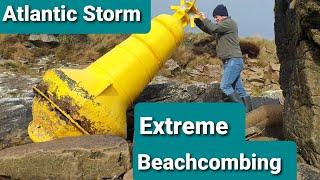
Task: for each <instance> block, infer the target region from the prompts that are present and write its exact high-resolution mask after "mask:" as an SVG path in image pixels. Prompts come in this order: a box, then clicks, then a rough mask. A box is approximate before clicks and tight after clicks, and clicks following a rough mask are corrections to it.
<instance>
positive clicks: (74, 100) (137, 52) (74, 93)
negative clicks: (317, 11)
mask: <svg viewBox="0 0 320 180" xmlns="http://www.w3.org/2000/svg"><path fill="white" fill-rule="evenodd" d="M194 5H195V0H194V1H192V2H184V0H182V1H181V3H180V6H172V9H173V10H175V11H176V12H175V14H174V15H160V16H158V17H155V18H154V19H153V20H152V22H151V30H150V32H149V33H147V34H134V35H131V36H130V37H129V38H128V39H126V40H125V41H124V42H122V43H121V44H119V45H118V46H116V47H115V48H114V49H112V50H111V51H110V52H108V53H107V54H106V55H104V56H103V57H101V58H100V59H98V60H97V61H96V62H94V63H93V64H91V65H90V66H89V67H87V68H85V69H82V70H75V69H53V70H49V71H48V72H46V73H45V75H44V77H43V80H42V82H41V83H40V84H39V85H37V87H35V88H34V90H35V92H36V96H35V98H34V101H33V106H32V113H33V121H32V122H31V123H30V125H29V128H28V132H29V136H30V138H31V139H32V141H34V142H43V141H50V140H53V139H57V138H62V137H69V136H80V135H86V134H87V135H89V134H110V135H117V136H122V137H124V138H126V137H127V121H126V110H127V108H128V107H129V106H130V105H131V104H132V103H133V101H134V100H135V99H136V98H137V97H138V96H139V94H140V93H141V92H142V91H143V89H144V88H145V87H146V86H147V84H148V83H149V82H150V81H151V80H152V79H153V77H154V76H155V75H156V74H157V72H158V70H159V69H160V68H161V66H162V65H163V64H164V62H165V61H166V60H167V59H168V58H169V57H170V56H171V54H172V53H173V52H174V51H175V49H177V47H178V46H179V45H180V43H181V41H182V40H183V37H184V27H185V26H186V25H188V24H190V23H191V25H193V18H194V17H192V15H194V13H196V11H197V10H196V8H195V6H194Z"/></svg>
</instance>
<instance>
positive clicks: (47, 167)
mask: <svg viewBox="0 0 320 180" xmlns="http://www.w3.org/2000/svg"><path fill="white" fill-rule="evenodd" d="M130 168H131V157H130V150H129V145H128V143H127V142H126V141H125V140H124V139H122V138H120V137H113V136H103V135H99V136H82V137H75V138H64V139H59V140H54V141H50V142H45V143H34V144H27V145H23V146H17V147H13V148H8V149H4V150H2V151H0V176H5V177H11V178H12V179H112V178H118V177H119V176H121V175H123V174H124V173H125V172H127V171H128V170H129V169H130Z"/></svg>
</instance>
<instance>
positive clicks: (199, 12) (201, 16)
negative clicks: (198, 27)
mask: <svg viewBox="0 0 320 180" xmlns="http://www.w3.org/2000/svg"><path fill="white" fill-rule="evenodd" d="M194 14H195V15H197V16H198V17H199V18H200V19H205V18H206V16H205V14H204V13H203V12H201V11H199V9H198V8H196V7H195V9H194Z"/></svg>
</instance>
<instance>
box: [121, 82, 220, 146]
mask: <svg viewBox="0 0 320 180" xmlns="http://www.w3.org/2000/svg"><path fill="white" fill-rule="evenodd" d="M158 78H159V77H157V78H155V80H154V81H152V82H151V83H150V84H149V85H148V86H147V87H146V89H145V90H144V91H143V92H142V93H141V95H140V96H139V97H138V99H137V100H136V102H135V103H134V105H135V104H136V103H140V102H221V101H223V99H224V95H223V92H222V91H221V90H220V88H219V84H211V85H207V84H200V83H198V84H192V85H190V84H184V83H181V82H178V81H159V80H158ZM160 80H164V79H163V78H161V77H160ZM134 105H133V106H132V107H131V108H129V110H128V112H127V119H128V138H129V139H130V140H132V138H133V124H134V123H133V107H134Z"/></svg>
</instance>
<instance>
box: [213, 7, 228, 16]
mask: <svg viewBox="0 0 320 180" xmlns="http://www.w3.org/2000/svg"><path fill="white" fill-rule="evenodd" d="M212 15H213V17H215V16H229V14H228V10H227V7H226V6H225V5H223V4H220V5H218V6H217V7H216V8H215V9H214V10H213V13H212Z"/></svg>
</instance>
